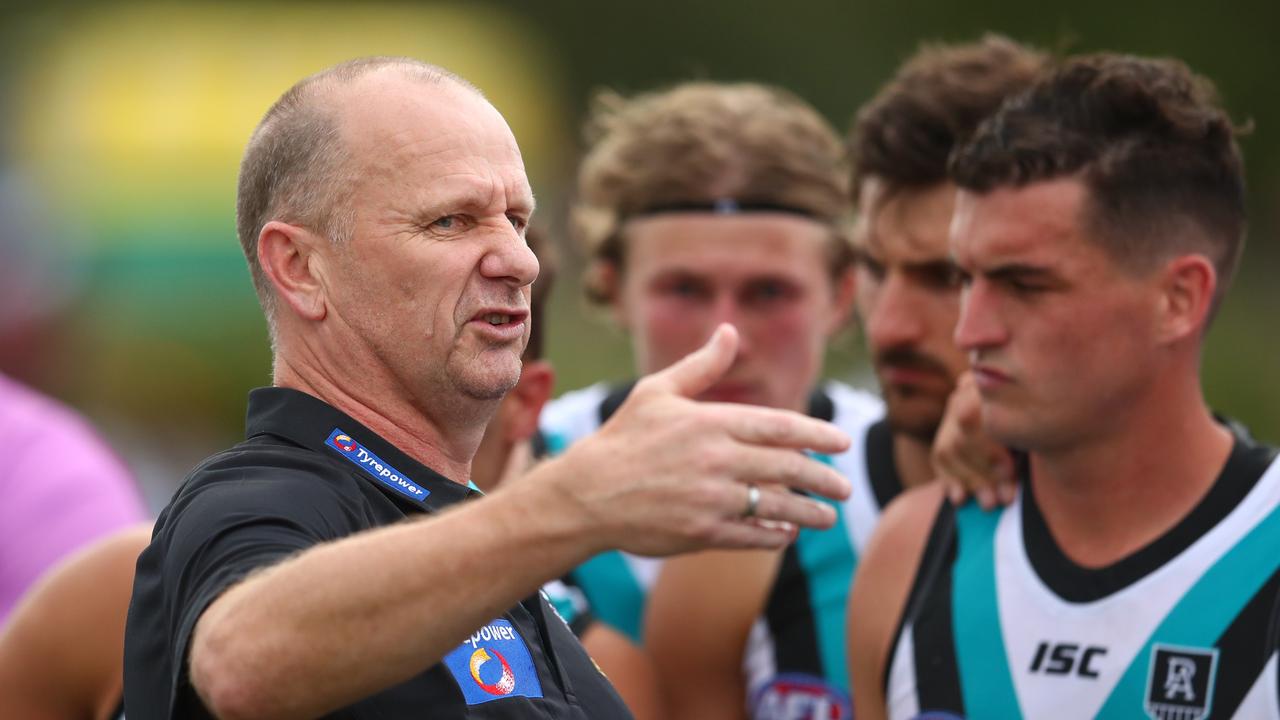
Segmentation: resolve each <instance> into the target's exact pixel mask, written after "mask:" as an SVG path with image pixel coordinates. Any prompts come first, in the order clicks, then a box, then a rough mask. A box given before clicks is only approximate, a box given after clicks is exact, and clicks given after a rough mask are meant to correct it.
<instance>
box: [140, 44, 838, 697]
mask: <svg viewBox="0 0 1280 720" xmlns="http://www.w3.org/2000/svg"><path fill="white" fill-rule="evenodd" d="M237 210H238V212H237V214H238V227H239V234H240V239H241V242H242V244H243V245H244V247H245V250H246V257H247V258H248V260H249V264H250V268H251V270H252V275H253V277H254V279H255V284H256V287H257V289H258V291H259V295H260V299H261V300H262V301H263V305H264V307H265V310H266V312H267V317H268V319H269V323H270V327H271V329H272V338H273V347H274V348H275V370H274V378H273V379H274V383H275V386H276V387H273V388H267V389H263V390H258V391H255V392H254V393H253V394H252V395H251V397H250V402H249V411H248V429H247V436H248V440H246V441H245V442H244V443H241V444H240V445H238V446H236V447H235V448H233V449H232V450H230V451H227V452H224V453H220V454H218V455H215V456H213V457H212V458H210V459H208V460H207V461H205V462H204V463H203V464H202V465H200V466H199V467H198V468H197V469H196V470H195V471H194V472H193V473H192V475H191V476H190V477H189V478H188V479H187V481H186V482H185V483H184V485H183V486H182V487H181V488H180V489H179V491H178V493H177V494H176V496H175V497H174V499H173V501H172V503H171V504H170V505H169V507H168V508H166V509H165V511H164V512H163V513H162V514H161V516H160V518H159V519H158V520H157V527H156V532H155V536H154V541H153V543H152V545H151V546H150V547H149V548H148V549H147V550H146V551H145V552H144V553H143V554H142V556H141V557H140V558H139V562H138V576H137V579H136V581H135V590H134V597H133V601H132V603H131V605H130V611H129V622H128V629H127V632H126V638H125V659H126V663H125V698H126V712H127V715H128V716H129V717H130V718H131V720H139V719H141V720H145V719H146V718H154V717H209V716H219V717H259V716H270V717H315V716H319V715H325V714H327V713H328V714H330V715H329V716H332V717H375V716H376V717H422V716H424V715H434V716H442V717H443V716H451V715H452V716H462V715H466V714H480V715H483V716H484V717H495V718H496V717H504V718H514V717H530V716H539V717H557V718H585V717H615V716H622V717H625V716H626V715H627V712H626V709H625V708H624V707H623V706H622V704H621V701H620V700H619V699H618V697H617V695H616V694H615V693H614V692H613V690H612V688H611V687H610V686H609V685H608V683H607V681H605V680H604V679H603V677H602V676H601V675H600V674H599V672H598V671H597V670H596V669H595V667H594V665H592V663H591V662H590V660H589V658H588V657H587V656H586V655H585V653H583V651H582V649H581V647H580V646H579V645H578V644H577V643H576V641H575V640H574V639H573V638H572V635H571V634H570V632H569V630H568V629H567V627H565V626H564V625H563V623H561V622H560V621H559V620H558V619H556V618H555V617H554V615H552V614H551V613H550V609H549V608H548V607H547V606H546V603H545V601H543V600H542V599H541V597H540V596H539V595H538V594H537V593H536V590H537V588H538V587H539V585H540V584H541V583H542V582H544V581H546V580H549V579H551V578H553V577H557V576H559V575H560V574H562V573H564V572H565V571H567V570H568V569H569V568H570V567H572V566H574V565H575V564H577V563H579V562H581V561H582V560H583V559H585V558H586V557H588V556H590V555H591V554H593V553H596V552H599V551H602V550H604V549H607V548H610V547H623V548H626V549H627V550H630V551H633V552H641V553H649V554H665V553H671V552H678V551H683V550H688V549H693V548H697V547H702V546H707V545H712V546H715V545H725V546H747V547H750V546H778V545H780V544H781V543H783V542H785V541H786V539H787V538H788V537H789V534H790V533H791V532H794V527H795V526H796V525H802V526H808V525H817V526H821V525H824V524H829V523H830V522H831V521H832V520H833V518H832V515H831V513H830V512H829V511H828V510H827V509H826V508H824V507H823V506H821V504H819V503H816V502H814V501H812V500H809V499H807V498H803V497H800V496H799V495H795V494H792V493H786V492H777V491H774V490H772V489H771V488H765V489H760V488H758V487H756V486H754V485H751V483H758V482H761V481H763V480H764V479H766V478H769V479H771V480H777V479H779V478H780V479H783V480H784V481H785V482H786V483H787V484H788V485H790V486H793V487H795V488H797V489H805V490H809V491H814V492H817V493H818V494H825V495H837V496H839V495H843V494H844V493H846V492H847V484H846V483H845V482H844V481H843V479H841V478H839V477H838V476H837V475H836V474H835V473H832V472H831V471H829V470H828V469H826V468H823V467H821V466H820V465H819V464H817V463H814V462H812V461H808V460H806V459H804V458H802V457H800V456H799V455H798V454H797V453H796V452H795V451H794V450H795V449H797V448H809V449H811V450H815V451H818V452H835V451H838V450H840V449H842V448H843V447H844V445H845V444H846V442H847V439H846V438H844V437H843V436H842V434H841V433H839V432H838V431H837V430H835V429H834V428H832V427H830V426H829V425H826V424H823V423H818V422H814V421H812V420H810V419H808V418H804V417H800V416H798V415H794V414H788V413H783V412H777V411H766V410H764V409H758V410H754V411H752V412H748V413H744V412H743V411H742V410H741V409H736V408H735V409H729V408H725V407H723V406H717V405H707V404H697V403H694V402H692V401H690V400H689V399H688V396H691V395H697V394H699V393H701V392H702V391H703V389H704V388H705V387H707V386H709V385H711V384H713V383H714V382H715V381H716V379H717V378H719V377H720V375H721V374H723V373H724V371H725V370H726V369H727V368H728V367H729V365H730V364H731V363H732V362H733V355H734V351H735V346H736V338H737V335H736V333H735V332H734V331H733V330H732V329H731V328H723V329H721V330H720V331H718V332H717V333H716V334H715V336H714V337H713V338H712V340H711V341H710V342H709V343H708V344H707V346H706V347H704V348H703V349H702V350H700V351H699V352H697V353H695V354H694V355H693V356H691V357H690V358H688V359H686V360H684V361H682V362H681V363H678V364H677V365H676V366H674V367H672V368H671V369H670V371H668V372H666V373H663V374H660V375H658V376H655V377H651V378H648V379H646V380H643V381H641V383H640V384H639V385H638V386H637V388H636V391H635V393H634V395H633V398H632V401H631V402H628V403H627V404H626V405H625V406H624V407H622V408H621V409H620V410H619V411H618V415H617V417H616V419H615V421H614V422H611V423H610V424H609V426H608V427H606V428H605V429H604V430H603V431H602V432H601V433H600V434H599V435H597V436H596V437H595V438H593V439H592V440H591V441H590V442H584V443H580V444H579V446H578V447H576V448H574V449H573V450H572V451H570V452H567V453H565V454H564V456H563V457H560V458H557V459H555V460H553V461H549V462H547V463H544V464H543V465H541V466H539V468H537V469H535V470H534V471H533V472H532V473H530V475H529V476H528V477H527V478H525V481H524V482H520V483H513V484H511V485H509V486H507V487H505V488H503V489H501V490H499V491H498V492H495V493H493V494H492V495H490V496H488V497H486V498H483V499H480V500H476V501H474V502H467V503H461V506H460V507H451V506H454V505H459V504H460V501H462V500H464V499H466V498H468V497H469V496H471V495H472V491H471V490H469V489H468V488H467V486H466V485H465V484H464V483H465V481H466V478H467V477H468V476H469V474H470V463H471V458H472V455H473V454H474V452H475V449H476V447H477V446H478V445H479V443H480V439H481V436H482V434H483V432H484V427H485V424H486V422H487V421H488V419H489V416H490V415H491V414H492V412H493V410H494V408H495V407H496V406H497V404H498V403H499V401H500V400H501V398H502V396H503V394H504V393H505V392H507V391H508V390H509V389H510V388H511V387H512V386H513V385H515V383H516V382H517V381H518V379H519V374H520V356H521V354H522V352H523V350H524V347H525V343H526V338H527V333H528V323H527V321H526V320H527V314H528V311H527V307H528V300H529V285H530V283H532V281H533V280H534V277H535V276H536V274H537V270H538V268H537V263H536V260H535V259H534V257H533V255H532V253H530V252H529V250H528V248H527V246H526V245H525V242H524V238H523V232H524V228H525V227H526V226H527V223H528V220H529V216H530V214H531V213H532V211H533V197H532V194H531V193H530V190H529V185H528V181H527V179H526V177H525V173H524V167H523V163H522V161H521V157H520V153H519V150H518V148H517V146H516V143H515V139H514V138H513V137H512V136H511V132H510V130H509V129H508V127H507V125H506V122H505V121H504V120H503V119H502V117H501V115H499V114H498V112H497V111H496V110H495V109H494V108H493V107H492V106H491V105H490V104H489V103H488V102H486V101H485V100H484V99H483V97H481V95H480V94H479V92H478V91H476V90H475V89H474V88H473V87H471V86H470V85H469V84H467V83H466V82H465V81H463V80H461V79H460V78H457V77H456V76H453V75H450V74H448V73H446V72H444V71H442V70H440V69H439V68H435V67H433V66H429V65H425V64H422V63H419V62H417V61H412V60H407V59H402V58H401V59H397V58H372V59H365V60H357V61H353V62H350V63H347V64H344V65H340V66H337V67H336V68H332V69H330V70H327V71H324V72H321V73H319V74H317V75H315V76H312V77H310V78H307V79H305V80H303V81H301V82H300V83H298V84H297V85H296V86H294V87H293V88H292V89H290V90H289V91H288V92H286V93H285V94H284V95H283V96H282V97H281V98H280V100H278V101H277V103H276V104H275V105H274V106H273V107H272V108H271V109H270V110H269V111H268V113H267V115H266V117H265V118H264V120H263V122H262V123H261V124H260V125H259V127H258V129H257V130H256V131H255V133H254V135H253V137H252V138H251V140H250V143H249V148H248V150H247V151H246V154H245V160H244V162H243V164H242V168H241V180H240V188H239V197H238V205H237ZM677 438H679V439H680V442H676V439H677ZM708 455H709V456H710V457H708ZM753 487H756V489H754V490H753V489H752V488H753ZM446 508H448V509H447V511H445V510H446ZM438 511H444V512H438ZM437 512H438V516H435V517H426V516H432V515H436V514H437ZM406 518H412V519H409V520H408V521H406ZM766 520H767V521H769V522H762V521H766ZM480 706H483V707H480Z"/></svg>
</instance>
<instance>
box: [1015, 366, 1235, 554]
mask: <svg viewBox="0 0 1280 720" xmlns="http://www.w3.org/2000/svg"><path fill="white" fill-rule="evenodd" d="M1108 426H1109V427H1111V428H1114V431H1112V432H1106V431H1104V432H1100V433H1095V434H1094V435H1093V436H1091V437H1092V439H1091V440H1090V441H1089V442H1086V443H1081V444H1079V445H1077V446H1073V447H1068V448H1062V449H1054V450H1043V451H1034V450H1033V451H1032V453H1031V484H1032V487H1033V488H1034V491H1035V495H1036V500H1037V503H1038V504H1039V506H1040V509H1041V512H1042V513H1043V515H1044V519H1045V522H1046V524H1047V525H1048V527H1049V530H1050V532H1051V533H1052V535H1053V537H1054V539H1055V540H1056V541H1057V543H1058V545H1059V546H1060V547H1061V548H1062V550H1063V552H1064V553H1066V555H1067V556H1068V557H1070V558H1071V559H1072V560H1073V561H1075V562H1076V563H1078V564H1080V565H1083V566H1085V567H1103V566H1106V565H1110V564H1112V563H1114V562H1116V561H1118V560H1120V559H1122V558H1124V557H1126V556H1128V555H1130V554H1132V553H1133V552H1135V551H1137V550H1139V549H1141V548H1142V547H1145V546H1146V545H1148V544H1149V543H1151V542H1152V541H1154V540H1155V539H1156V538H1158V537H1160V536H1161V535H1163V534H1164V533H1166V532H1167V531H1168V530H1169V529H1170V528H1172V527H1173V526H1174V525H1176V524H1177V523H1178V521H1179V520H1181V519H1182V518H1183V517H1185V516H1186V515H1187V514H1188V513H1189V512H1190V511H1191V510H1192V509H1193V508H1194V507H1195V506H1196V504H1197V503H1198V502H1199V501H1200V500H1201V499H1202V498H1203V497H1204V496H1205V494H1206V493H1208V492H1209V489H1210V488H1212V487H1213V484H1214V482H1215V481H1216V480H1217V477H1218V474H1219V473H1220V472H1221V470H1222V467H1223V465H1224V464H1225V463H1226V459H1227V456H1228V455H1229V454H1230V452H1231V447H1232V443H1233V440H1232V436H1231V433H1230V432H1228V431H1227V430H1226V429H1225V428H1223V427H1222V426H1221V425H1219V424H1218V423H1217V422H1216V421H1214V419H1213V417H1212V415H1211V414H1210V412H1209V409H1208V408H1207V407H1206V406H1205V404H1204V400H1203V398H1202V397H1201V396H1200V389H1199V385H1198V383H1197V384H1195V385H1194V387H1193V388H1186V389H1184V390H1183V392H1182V394H1181V395H1180V396H1179V395H1177V394H1176V393H1171V394H1167V395H1164V396H1157V397H1156V401H1154V402H1146V403H1141V404H1135V406H1134V408H1133V409H1132V411H1131V412H1129V413H1127V414H1126V415H1125V416H1124V417H1122V418H1116V419H1115V420H1114V421H1113V422H1110V423H1108Z"/></svg>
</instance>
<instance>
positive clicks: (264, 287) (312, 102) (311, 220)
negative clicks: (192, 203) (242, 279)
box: [236, 56, 481, 347]
mask: <svg viewBox="0 0 1280 720" xmlns="http://www.w3.org/2000/svg"><path fill="white" fill-rule="evenodd" d="M384 68H395V69H397V70H399V71H401V72H403V73H404V75H405V76H406V77H409V78H411V79H414V80H420V81H422V82H424V83H441V82H446V81H448V82H453V83H455V84H457V85H459V86H461V87H463V88H466V89H468V90H471V91H472V92H475V93H476V94H478V95H481V93H480V91H479V90H478V89H477V88H476V87H475V86H474V85H472V84H471V83H469V82H467V81H466V80H464V79H463V78H461V77H459V76H458V75H455V74H454V73H451V72H449V71H448V70H445V69H444V68H441V67H438V66H436V65H432V64H430V63H425V62H422V61H421V60H416V59H414V58H409V57H393V56H377V57H364V58H357V59H355V60H349V61H347V62H344V63H341V64H339V65H335V66H333V67H331V68H328V69H325V70H321V71H320V72H318V73H315V74H314V75H310V76H308V77H305V78H303V79H302V80H299V81H298V82H297V83H296V84H295V85H294V86H293V87H291V88H289V89H288V90H286V91H285V93H284V94H283V95H281V96H280V98H279V99H278V100H276V101H275V103H274V104H273V105H272V106H271V108H270V109H269V110H267V114H266V115H264V116H263V118H262V121H261V122H259V123H258V126H257V128H255V129H254V131H253V135H252V136H250V138H249V145H248V147H247V148H245V152H244V158H243V159H242V160H241V162H240V178H239V183H238V186H237V191H236V233H237V234H238V235H239V236H240V246H241V248H242V249H243V250H244V255H245V259H246V260H247V261H248V262H249V272H250V275H251V276H252V279H253V287H254V290H256V291H257V293H258V301H259V302H260V303H261V304H262V310H263V312H264V313H265V314H266V317H267V327H268V330H269V331H270V333H271V341H272V346H273V347H274V346H275V340H276V328H275V305H276V299H275V293H274V292H273V291H272V289H271V284H270V282H269V281H268V280H267V277H266V274H265V273H264V272H263V271H262V266H261V265H260V264H259V263H258V235H259V234H260V233H261V232H262V228H263V226H264V225H266V224H267V223H268V222H270V221H272V220H280V221H283V222H287V223H290V224H293V225H301V226H303V227H306V228H308V229H309V230H311V231H313V232H315V233H318V234H320V235H323V236H325V237H327V238H328V239H329V240H330V241H331V242H334V243H342V242H346V241H347V240H348V239H350V236H351V232H352V226H353V225H354V222H355V217H354V209H353V208H352V207H351V203H350V190H351V187H352V184H353V183H352V182H351V181H352V177H351V168H350V163H349V162H348V161H349V159H350V158H349V153H348V149H347V148H346V147H345V146H344V145H343V143H342V139H341V135H342V133H341V130H342V127H341V123H340V121H339V120H340V117H339V110H340V108H337V107H334V106H333V105H332V104H326V103H325V102H324V99H323V98H324V95H325V92H324V91H325V90H326V89H329V88H332V87H334V86H335V85H339V84H343V85H345V84H349V83H351V82H353V81H355V80H357V79H359V78H361V77H363V76H365V75H368V74H370V73H373V72H376V71H378V70H382V69H384Z"/></svg>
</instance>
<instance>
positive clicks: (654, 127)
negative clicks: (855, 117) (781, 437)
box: [542, 82, 879, 644]
mask: <svg viewBox="0 0 1280 720" xmlns="http://www.w3.org/2000/svg"><path fill="white" fill-rule="evenodd" d="M588 135H589V136H590V137H591V140H592V142H591V147H590V149H589V150H588V152H587V155H586V157H585V158H584V159H583V161H582V163H581V166H580V170H579V176H578V199H577V203H576V205H575V207H574V208H573V213H574V221H575V222H574V229H575V232H576V233H577V235H578V240H579V241H580V242H581V243H582V244H583V245H584V247H586V248H587V250H588V252H589V254H590V256H591V264H590V266H589V269H588V274H587V280H586V286H587V291H588V296H589V299H591V300H593V301H595V302H597V303H599V304H602V305H605V306H607V307H608V308H609V310H610V311H611V313H612V315H613V317H614V318H615V319H616V321H617V322H618V324H619V325H620V326H621V327H622V328H623V329H624V330H626V331H627V332H629V333H630V334H631V337H632V348H633V350H634V354H635V367H636V371H637V372H638V373H641V374H644V373H651V372H655V371H658V370H661V369H663V368H665V367H668V366H670V365H671V364H672V363H674V362H676V361H677V360H678V359H679V358H680V357H682V356H683V355H684V354H686V353H688V352H689V351H690V350H692V349H693V348H696V347H698V345H700V344H701V343H703V342H704V341H705V340H706V338H707V336H708V335H709V334H710V333H711V332H712V331H713V330H714V328H715V327H716V325H717V324H718V323H721V322H731V323H733V324H735V326H736V327H738V328H739V330H740V332H741V333H742V343H741V346H740V348H739V354H738V357H737V358H735V361H734V364H733V367H732V368H730V370H729V372H728V374H727V375H726V376H725V377H724V378H723V379H722V380H721V381H719V382H717V383H716V384H715V385H713V386H712V387H710V388H709V389H708V390H707V391H706V392H704V393H703V394H702V395H701V396H700V399H703V400H711V401H728V402H733V403H737V404H739V405H744V404H751V405H762V406H767V407H775V408H785V409H788V410H794V411H812V412H813V413H815V414H817V415H818V416H820V417H824V418H826V419H834V421H835V422H836V424H837V425H839V426H841V427H842V428H843V429H845V430H846V431H848V430H849V428H850V427H856V426H858V425H859V423H861V422H863V420H864V419H866V418H869V417H872V416H873V415H876V414H877V413H878V412H879V403H878V401H876V400H875V399H874V398H873V397H871V396H869V395H867V394H865V393H860V392H857V391H854V390H852V389H851V388H848V387H847V386H844V385H840V384H831V385H827V386H823V387H818V378H819V374H820V372H821V366H822V361H823V353H824V351H825V350H826V345H827V341H828V339H829V338H830V337H831V336H832V335H833V334H834V333H835V332H836V331H837V330H838V329H840V328H841V327H843V326H844V325H845V324H846V319H847V317H848V311H849V306H850V304H851V303H852V300H853V278H852V271H851V269H850V262H851V259H852V253H851V252H850V249H849V247H848V244H847V240H846V237H845V224H846V223H847V220H848V216H849V211H850V202H849V196H848V189H847V186H848V179H847V170H846V167H845V164H844V162H843V160H842V157H843V152H842V148H841V145H840V141H839V138H838V137H837V136H836V134H835V133H834V132H833V131H832V129H831V128H830V126H829V125H828V124H827V123H826V122H825V121H824V120H823V119H822V117H821V116H820V115H818V113H817V112H815V111H814V110H813V109H812V108H810V107H809V106H808V105H806V104H805V103H804V102H802V101H801V100H799V99H798V98H796V97H794V96H792V95H790V94H788V93H786V92H784V91H781V90H776V89H773V88H768V87H765V86H762V85H757V84H753V83H737V84H715V83H705V82H691V83H684V84H681V85H678V86H676V87H673V88H671V89H669V90H666V91H660V92H652V93H647V94H642V95H639V96H636V97H634V98H629V99H623V98H620V97H618V96H616V95H613V94H606V95H603V96H601V98H600V99H599V100H598V101H597V103H596V110H595V113H594V115H593V117H592V118H591V119H590V120H589V122H588ZM631 392H633V391H632V388H631V386H630V384H621V385H614V386H611V385H607V384H598V385H594V386H591V387H589V388H585V389H582V390H578V391H576V392H572V393H568V394H567V395H565V396H563V397H561V398H559V399H558V400H556V401H554V402H552V403H551V404H550V405H549V406H548V408H547V410H546V411H545V412H544V413H543V418H542V428H543V432H544V434H545V436H546V438H547V443H548V447H549V448H550V450H551V451H552V452H557V451H560V450H563V448H564V447H566V446H572V445H576V444H577V443H578V442H580V441H581V438H584V437H588V436H591V435H592V434H593V433H595V432H596V431H597V430H598V429H599V428H600V427H601V424H602V423H605V422H606V421H607V420H608V419H609V418H610V417H611V416H612V414H613V413H614V412H615V411H616V410H617V408H618V407H620V406H621V404H622V403H623V401H624V400H625V399H626V398H627V397H628V394H629V393H631ZM658 567H659V561H658V560H657V559H654V558H643V557H636V556H634V555H629V554H624V553H617V552H613V553H604V554H601V555H598V556H596V557H594V558H592V559H591V560H590V561H588V562H587V563H586V564H585V565H583V566H582V567H580V568H578V569H576V570H575V571H574V573H573V575H572V578H571V580H572V581H573V582H574V583H576V584H577V586H578V587H579V588H581V590H582V591H583V592H584V593H585V595H586V597H587V599H588V600H589V602H590V606H591V609H592V611H593V612H594V614H595V616H596V617H597V618H598V619H599V620H600V621H602V622H604V623H606V624H608V625H610V626H611V627H614V628H616V629H618V630H620V631H622V632H623V633H624V634H625V635H627V636H628V637H630V638H631V639H632V641H633V642H635V643H637V644H639V643H640V642H641V641H642V637H643V629H642V626H641V621H642V619H643V615H644V605H645V598H646V594H647V589H648V586H649V585H650V584H651V583H652V581H653V579H654V577H656V574H657V569H658Z"/></svg>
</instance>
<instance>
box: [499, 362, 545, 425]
mask: <svg viewBox="0 0 1280 720" xmlns="http://www.w3.org/2000/svg"><path fill="white" fill-rule="evenodd" d="M555 384H556V373H555V371H554V370H552V369H551V363H549V362H547V361H546V360H528V361H525V364H524V370H522V371H521V373H520V382H518V383H516V386H515V387H514V388H513V389H512V390H511V392H509V393H507V404H508V405H509V406H510V410H509V411H508V414H507V415H506V417H505V418H504V419H505V420H506V423H505V424H504V425H503V427H504V429H505V432H506V435H507V437H506V438H505V439H506V440H507V442H510V443H513V444H514V443H519V442H523V441H525V440H528V439H529V438H531V437H533V435H534V433H536V432H537V431H538V416H539V415H541V414H542V406H543V405H546V404H547V401H548V400H550V399H551V391H552V390H553V389H554V388H555Z"/></svg>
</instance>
